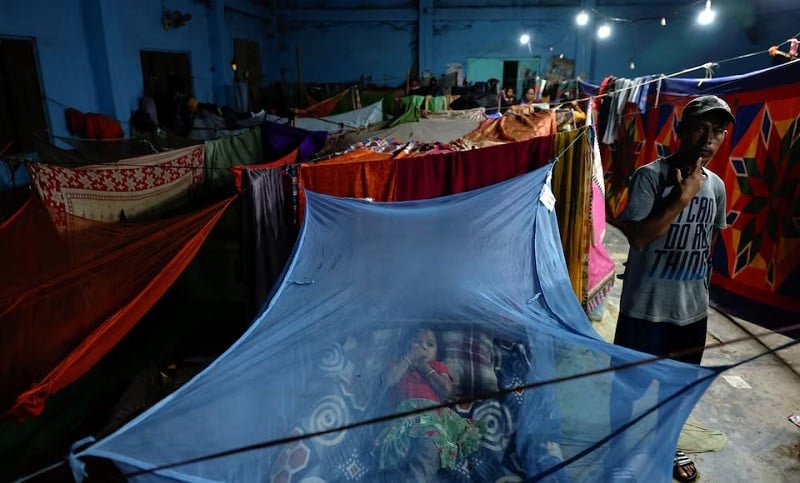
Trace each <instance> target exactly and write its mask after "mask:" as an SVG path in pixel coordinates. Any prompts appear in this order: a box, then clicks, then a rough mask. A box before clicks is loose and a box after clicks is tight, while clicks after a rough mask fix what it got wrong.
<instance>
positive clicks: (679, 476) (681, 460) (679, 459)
mask: <svg viewBox="0 0 800 483" xmlns="http://www.w3.org/2000/svg"><path fill="white" fill-rule="evenodd" d="M681 470H685V471H681ZM685 472H688V473H689V475H688V476H684V473H685ZM672 477H673V478H675V479H676V480H678V481H694V480H696V479H697V468H695V466H694V461H692V460H691V459H689V457H688V456H686V453H684V452H683V451H676V452H675V459H674V460H673V461H672Z"/></svg>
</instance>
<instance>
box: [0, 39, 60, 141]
mask: <svg viewBox="0 0 800 483" xmlns="http://www.w3.org/2000/svg"><path fill="white" fill-rule="evenodd" d="M42 91H43V89H42V85H41V82H40V78H39V62H38V60H37V57H36V44H35V41H34V40H33V39H16V38H13V39H12V38H4V37H0V152H2V151H3V150H4V148H6V146H8V149H7V150H5V154H6V155H8V154H14V153H27V152H31V151H35V150H36V144H37V141H45V140H46V141H50V129H49V127H48V117H47V113H46V112H45V105H44V96H43V95H42Z"/></svg>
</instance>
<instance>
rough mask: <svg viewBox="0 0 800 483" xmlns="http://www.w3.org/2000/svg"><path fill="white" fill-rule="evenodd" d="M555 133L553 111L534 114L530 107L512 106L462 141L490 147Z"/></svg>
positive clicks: (484, 123) (485, 122) (482, 124)
mask: <svg viewBox="0 0 800 483" xmlns="http://www.w3.org/2000/svg"><path fill="white" fill-rule="evenodd" d="M555 133H556V114H555V111H553V110H544V111H539V112H534V110H533V108H531V107H530V106H527V105H520V106H512V107H511V108H510V109H509V110H508V111H507V112H506V114H505V115H503V116H502V117H499V118H494V119H487V120H486V121H484V122H483V123H481V125H480V126H478V127H477V128H476V129H475V130H474V131H472V132H470V133H468V134H467V135H466V136H464V139H466V140H468V141H470V142H472V143H474V144H476V145H479V146H490V145H493V144H498V143H507V142H513V141H526V140H528V139H531V138H535V137H539V136H548V135H550V134H555Z"/></svg>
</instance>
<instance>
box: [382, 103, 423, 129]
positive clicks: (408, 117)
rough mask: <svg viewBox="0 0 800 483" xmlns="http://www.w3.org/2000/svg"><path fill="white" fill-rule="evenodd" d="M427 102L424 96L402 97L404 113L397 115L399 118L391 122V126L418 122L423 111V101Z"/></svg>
mask: <svg viewBox="0 0 800 483" xmlns="http://www.w3.org/2000/svg"><path fill="white" fill-rule="evenodd" d="M423 102H425V97H424V96H406V97H403V98H401V99H400V105H401V106H402V107H403V111H404V112H403V113H402V114H400V115H399V116H397V119H395V120H394V121H392V123H391V124H389V127H394V126H397V125H398V124H404V123H407V122H417V121H419V118H420V113H421V112H422V103H423Z"/></svg>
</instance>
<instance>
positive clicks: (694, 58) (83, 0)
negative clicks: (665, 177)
mask: <svg viewBox="0 0 800 483" xmlns="http://www.w3.org/2000/svg"><path fill="white" fill-rule="evenodd" d="M537 3H543V4H546V5H548V6H545V7H537V6H535V5H536V4H537ZM629 3H630V2H623V1H619V0H574V1H568V0H565V1H563V2H555V1H548V2H535V1H526V2H523V1H518V0H483V1H476V0H475V1H473V0H414V1H411V0H376V1H366V0H331V1H327V2H323V1H321V0H275V1H255V0H215V1H210V0H208V1H198V0H165V1H162V0H140V1H138V2H121V1H113V0H60V1H54V0H26V1H24V2H20V1H17V0H0V12H2V13H0V37H3V36H10V37H23V38H32V39H35V42H36V48H37V52H38V58H39V64H40V69H41V82H42V87H43V91H44V93H45V96H46V97H47V101H46V106H47V113H48V115H49V117H50V125H51V128H52V131H53V133H54V134H55V135H59V136H67V135H68V133H67V130H66V123H65V120H64V115H63V112H64V108H65V107H74V108H76V109H79V110H82V111H84V112H100V113H104V114H107V115H110V116H113V117H115V118H117V119H119V120H120V121H122V122H123V127H125V129H126V131H128V130H129V125H128V120H129V117H130V112H131V110H133V109H135V108H136V104H137V101H138V98H139V96H141V95H142V89H143V87H142V72H141V65H140V57H139V52H140V50H157V51H165V52H186V53H188V54H189V56H190V59H191V69H192V80H193V91H194V95H195V96H196V97H197V98H198V99H199V100H201V101H204V102H216V103H221V104H225V103H229V102H230V100H231V85H232V80H233V75H232V72H231V70H230V59H231V57H232V54H233V39H235V38H243V39H248V40H252V41H255V42H257V43H258V44H259V47H260V55H261V61H262V72H263V74H264V78H263V84H265V85H267V84H269V83H271V82H273V81H278V80H283V81H287V82H293V81H296V80H297V79H298V77H299V75H300V73H301V72H302V77H303V80H304V81H305V82H348V81H354V80H358V79H360V78H361V77H362V76H364V77H365V78H371V80H372V82H374V83H377V84H387V85H393V86H397V85H402V83H403V82H404V79H405V76H406V73H407V72H408V71H409V70H410V69H411V68H412V67H413V66H414V65H415V63H417V62H418V63H419V69H420V72H421V71H423V70H426V69H427V70H430V71H431V72H432V73H434V74H441V73H444V72H445V71H446V66H447V64H449V63H462V64H464V63H466V60H467V59H469V58H485V59H520V58H526V57H533V56H540V57H541V61H542V65H543V66H546V64H547V62H548V61H549V59H550V58H551V56H554V55H558V54H564V56H565V57H567V58H571V59H575V60H576V63H577V65H576V70H577V73H579V74H582V75H583V77H584V78H588V79H589V80H590V81H595V82H598V81H599V80H601V79H602V78H603V77H605V76H607V75H617V76H625V77H636V76H641V75H646V74H656V73H673V72H676V71H679V70H681V69H685V68H688V67H693V66H697V65H699V64H702V63H705V62H708V61H718V60H722V59H728V58H732V57H735V56H738V55H741V54H746V53H750V52H755V51H759V50H766V49H767V48H768V47H769V46H771V45H774V44H778V43H780V42H782V41H784V40H786V39H788V38H789V37H791V36H793V35H795V34H797V33H798V32H797V30H800V23H798V19H799V18H800V14H798V10H797V2H796V0H761V1H759V2H753V1H750V0H726V1H722V0H719V1H714V2H713V4H714V7H715V9H716V10H717V11H718V15H717V20H716V22H715V23H714V24H713V25H710V26H707V27H700V26H698V25H696V23H695V16H696V13H697V11H698V10H699V8H700V7H699V6H697V5H695V4H693V2H688V1H687V2H679V3H681V5H683V6H681V5H677V6H676V5H675V3H674V2H667V1H661V0H659V1H653V2H643V1H642V2H640V3H641V4H643V5H639V6H623V5H626V4H629ZM523 4H525V5H526V6H522V5H523ZM162 5H163V6H165V7H167V8H169V9H177V10H180V11H182V12H188V13H191V14H192V19H191V21H190V22H189V23H188V24H187V25H186V26H185V27H182V28H180V29H173V30H168V31H164V30H163V29H162V27H161V22H160V19H161V8H162ZM553 5H556V6H553ZM558 5H562V6H558ZM580 6H588V7H590V8H592V7H593V8H594V10H595V11H596V12H597V13H598V14H599V15H601V16H606V17H618V18H622V19H628V20H637V19H641V20H639V21H636V22H614V23H613V24H612V27H613V29H614V33H613V35H612V37H611V38H609V39H606V40H597V39H596V38H595V36H594V32H593V31H594V28H595V27H596V24H595V25H594V26H592V25H590V26H589V28H585V29H580V28H578V27H577V26H575V24H574V16H575V14H576V13H577V11H578V10H579V8H580ZM676 11H677V12H678V13H677V15H674V12H676ZM662 15H663V16H666V17H667V18H668V24H667V25H666V26H664V27H662V26H661V25H659V19H660V17H661V16H662ZM643 17H652V19H650V20H644V19H642V18H643ZM598 20H599V19H598V18H595V19H594V21H595V22H596V21H598ZM523 32H527V33H528V34H530V35H531V44H530V50H528V47H527V46H524V45H520V43H519V40H518V39H519V35H520V34H521V33H523ZM298 52H299V56H298ZM298 57H299V59H298ZM631 59H633V60H634V62H635V64H636V68H635V69H634V70H631V69H630V67H629V64H630V62H631ZM298 60H299V65H300V68H301V72H299V71H298ZM770 65H771V59H770V58H769V56H768V55H767V54H765V53H761V54H758V55H755V56H752V57H748V58H745V59H741V60H736V61H729V62H723V63H721V64H720V65H719V66H718V67H717V68H716V69H715V75H716V76H724V75H733V74H740V73H745V72H749V71H752V70H757V69H761V68H765V67H768V66H770ZM689 76H691V77H699V76H702V72H699V71H695V72H693V73H691V74H689ZM470 80H473V81H474V80H482V79H470Z"/></svg>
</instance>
